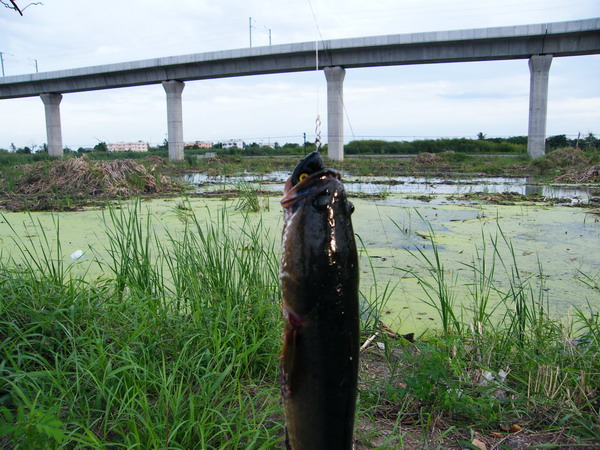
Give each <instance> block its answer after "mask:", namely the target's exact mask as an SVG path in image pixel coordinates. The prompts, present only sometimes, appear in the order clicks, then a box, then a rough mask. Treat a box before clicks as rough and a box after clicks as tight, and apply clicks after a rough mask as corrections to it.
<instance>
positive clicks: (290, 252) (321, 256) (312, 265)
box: [279, 151, 360, 450]
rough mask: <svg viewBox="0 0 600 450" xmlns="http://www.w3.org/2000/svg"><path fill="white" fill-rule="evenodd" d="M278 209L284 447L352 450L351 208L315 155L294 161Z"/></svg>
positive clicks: (354, 315) (355, 274)
mask: <svg viewBox="0 0 600 450" xmlns="http://www.w3.org/2000/svg"><path fill="white" fill-rule="evenodd" d="M281 205H282V206H283V212H284V224H283V232H282V253H281V264H280V272H279V282H280V288H281V296H282V313H283V318H284V320H283V321H284V334H283V349H282V354H281V366H280V372H281V390H282V403H283V409H284V413H285V422H286V446H287V448H291V449H293V450H303V449H311V450H319V449H327V450H336V449H351V448H352V443H353V432H354V416H355V410H356V396H357V382H358V354H359V344H360V343H359V332H360V324H359V320H360V319H359V298H358V297H359V294H358V292H359V291H358V289H359V266H358V253H357V248H356V242H355V239H354V231H353V228H352V220H351V215H352V213H353V211H354V206H353V205H352V203H350V202H349V201H348V199H347V197H346V192H345V190H344V185H343V183H342V181H341V176H340V173H339V172H337V171H335V170H332V169H327V168H325V167H324V163H323V159H322V158H321V155H320V154H319V152H318V151H315V152H313V153H311V154H309V155H308V156H306V157H305V158H304V159H303V160H302V161H300V162H299V163H298V165H297V166H296V168H295V169H294V171H293V172H292V176H291V177H289V178H288V180H287V181H286V184H285V188H284V195H283V197H282V199H281Z"/></svg>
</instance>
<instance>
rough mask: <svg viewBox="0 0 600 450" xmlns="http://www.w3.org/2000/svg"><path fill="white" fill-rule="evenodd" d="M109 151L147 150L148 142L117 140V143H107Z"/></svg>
mask: <svg viewBox="0 0 600 450" xmlns="http://www.w3.org/2000/svg"><path fill="white" fill-rule="evenodd" d="M106 148H107V149H108V151H109V152H147V151H148V143H147V142H142V141H137V142H117V143H115V144H106Z"/></svg>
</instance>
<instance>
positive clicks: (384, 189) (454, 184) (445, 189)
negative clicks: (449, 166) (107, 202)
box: [178, 171, 598, 204]
mask: <svg viewBox="0 0 600 450" xmlns="http://www.w3.org/2000/svg"><path fill="white" fill-rule="evenodd" d="M288 176H289V173H288V172H284V171H276V172H271V173H269V174H266V175H263V176H256V175H252V174H245V175H239V176H208V175H206V174H204V173H188V174H185V175H182V176H181V177H179V178H178V179H179V181H181V182H183V183H186V184H190V185H192V186H194V187H195V192H197V193H201V192H207V191H211V190H214V189H227V188H232V187H235V186H237V185H239V184H241V183H250V184H256V185H260V186H261V188H262V189H266V190H270V191H276V192H281V191H283V184H284V183H285V180H286V179H287V177H288ZM344 184H345V186H346V189H347V191H349V192H350V193H353V194H356V195H367V196H369V195H370V196H387V195H391V194H414V195H437V194H445V195H464V194H473V193H477V192H482V193H487V194H504V193H516V194H519V195H528V196H530V195H535V196H542V197H547V198H550V199H563V200H564V203H571V204H579V203H583V204H585V203H587V202H588V201H589V199H590V197H591V196H592V195H593V193H594V192H595V191H597V190H598V188H597V187H596V188H594V187H593V186H589V185H577V186H573V185H568V184H539V183H536V182H534V181H533V180H531V179H530V178H525V177H515V178H508V177H474V178H466V177H465V178H441V177H422V176H399V177H383V176H379V177H374V176H372V177H353V176H348V175H347V174H344Z"/></svg>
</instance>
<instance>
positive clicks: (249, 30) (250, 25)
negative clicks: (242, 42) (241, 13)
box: [248, 17, 252, 48]
mask: <svg viewBox="0 0 600 450" xmlns="http://www.w3.org/2000/svg"><path fill="white" fill-rule="evenodd" d="M248 32H249V33H250V48H252V17H248Z"/></svg>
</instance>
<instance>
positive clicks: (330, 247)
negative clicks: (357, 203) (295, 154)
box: [280, 168, 358, 315]
mask: <svg viewBox="0 0 600 450" xmlns="http://www.w3.org/2000/svg"><path fill="white" fill-rule="evenodd" d="M302 173H306V172H302ZM293 178H294V177H290V178H289V179H288V180H287V182H286V186H285V190H284V195H283V198H282V199H281V205H282V206H283V210H284V227H283V235H282V260H281V270H280V282H281V288H282V292H283V294H284V297H285V298H286V301H285V307H286V308H288V309H289V311H294V312H295V313H297V314H299V315H302V314H303V313H306V312H308V311H310V310H313V308H314V307H315V304H316V303H319V302H322V301H324V300H323V299H321V297H322V293H323V295H324V293H327V292H332V291H335V290H339V289H341V287H340V286H343V285H344V284H345V285H348V284H350V282H349V281H348V280H347V278H351V277H352V276H353V275H352V274H353V273H354V272H355V270H356V268H357V262H356V244H355V241H354V232H353V230H352V222H351V214H352V212H353V211H354V207H353V206H352V204H351V203H350V202H349V201H348V199H347V198H346V192H345V189H344V184H343V183H342V181H341V176H340V173H339V172H337V171H335V170H332V169H326V168H323V169H320V170H317V171H316V172H314V173H311V174H308V175H306V176H303V177H298V178H299V179H298V182H297V183H296V184H294V181H295V180H294V179H293ZM300 178H301V179H300ZM354 279H356V280H357V279H358V277H354ZM351 283H354V281H352V282H351ZM329 297H330V298H331V299H332V301H333V299H334V296H329ZM284 313H285V311H284Z"/></svg>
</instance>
